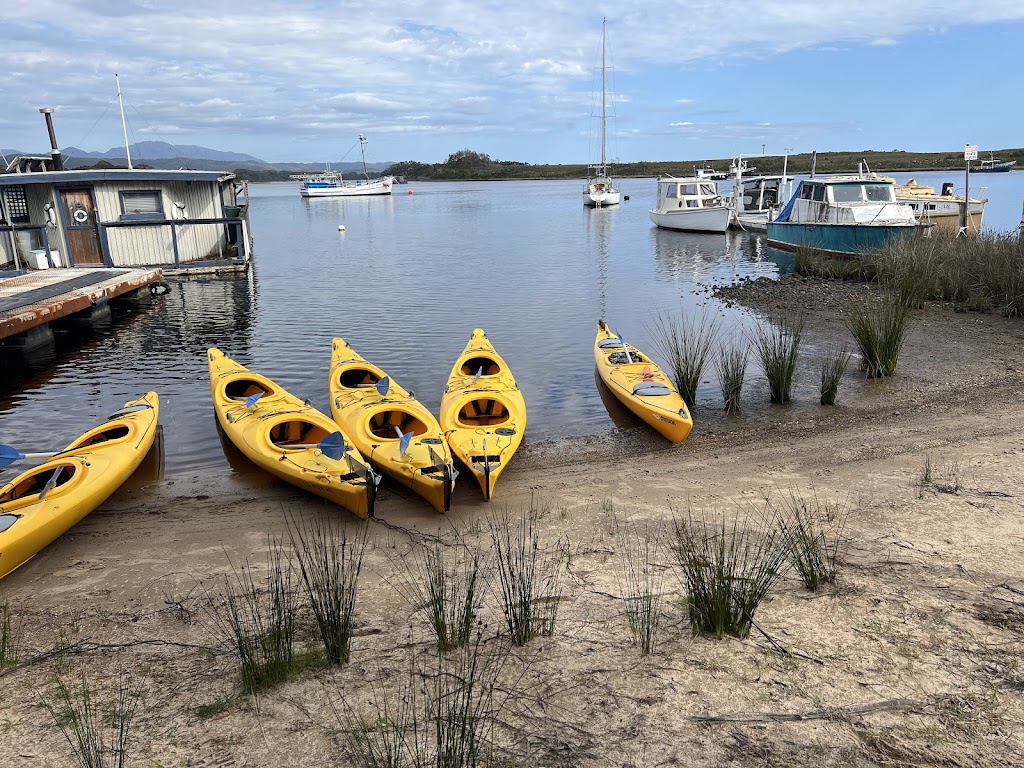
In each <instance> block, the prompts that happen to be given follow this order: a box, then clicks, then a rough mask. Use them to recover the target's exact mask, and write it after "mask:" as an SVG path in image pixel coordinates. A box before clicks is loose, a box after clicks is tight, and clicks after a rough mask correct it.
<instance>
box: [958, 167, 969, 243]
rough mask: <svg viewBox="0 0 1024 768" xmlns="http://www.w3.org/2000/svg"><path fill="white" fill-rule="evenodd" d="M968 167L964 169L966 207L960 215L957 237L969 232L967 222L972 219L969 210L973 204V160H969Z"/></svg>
mask: <svg viewBox="0 0 1024 768" xmlns="http://www.w3.org/2000/svg"><path fill="white" fill-rule="evenodd" d="M966 164H967V169H966V170H965V171H964V208H963V213H962V214H961V216H960V232H958V233H957V237H959V236H960V235H966V234H967V222H969V221H970V220H971V215H970V212H969V211H968V210H967V208H968V206H969V205H970V204H971V161H970V160H967V161H966Z"/></svg>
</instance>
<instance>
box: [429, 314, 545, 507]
mask: <svg viewBox="0 0 1024 768" xmlns="http://www.w3.org/2000/svg"><path fill="white" fill-rule="evenodd" d="M440 416H441V418H440V424H441V429H443V430H444V435H445V439H446V440H447V441H448V446H449V447H450V448H451V451H452V454H453V455H454V456H455V457H456V458H458V459H459V461H461V462H462V463H463V464H464V465H465V466H466V468H467V469H468V470H469V472H470V473H471V474H472V475H473V477H475V478H476V481H477V483H478V484H479V485H480V490H481V491H482V492H483V495H484V498H485V499H487V500H490V498H491V495H492V494H493V492H494V485H495V483H497V482H498V477H499V476H500V475H501V473H502V472H503V471H504V470H505V467H506V466H508V462H509V460H510V459H511V458H512V456H513V454H515V452H516V449H518V448H519V446H520V444H521V443H522V442H523V434H524V433H525V431H526V401H525V400H524V399H523V393H522V392H520V391H519V387H518V386H517V385H516V380H515V378H514V377H513V376H512V372H511V371H510V370H509V368H508V364H507V363H506V362H505V361H504V360H503V359H502V357H501V356H500V355H499V354H498V352H497V350H495V349H494V346H493V345H492V344H491V342H490V340H489V339H488V338H487V334H485V333H484V332H483V329H481V328H476V329H474V330H473V335H472V336H471V337H470V340H469V343H468V344H466V348H465V349H464V350H462V354H461V355H459V358H458V359H457V360H456V361H455V365H454V366H452V371H451V374H450V375H449V376H448V384H447V386H446V387H445V390H444V395H443V396H442V398H441V413H440Z"/></svg>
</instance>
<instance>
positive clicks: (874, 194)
mask: <svg viewBox="0 0 1024 768" xmlns="http://www.w3.org/2000/svg"><path fill="white" fill-rule="evenodd" d="M864 191H865V192H867V196H868V200H872V201H874V202H876V203H892V202H895V199H896V198H895V197H894V195H893V188H892V187H890V186H888V185H886V184H868V185H867V186H865V187H864Z"/></svg>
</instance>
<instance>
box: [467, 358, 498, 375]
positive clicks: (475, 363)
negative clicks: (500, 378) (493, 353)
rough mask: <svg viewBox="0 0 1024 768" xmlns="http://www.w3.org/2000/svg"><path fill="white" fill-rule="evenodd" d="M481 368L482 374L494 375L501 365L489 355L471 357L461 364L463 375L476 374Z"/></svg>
mask: <svg viewBox="0 0 1024 768" xmlns="http://www.w3.org/2000/svg"><path fill="white" fill-rule="evenodd" d="M481 368H483V374H482V375H484V376H496V375H497V374H499V373H501V367H500V366H499V365H498V364H497V363H496V362H494V360H492V359H491V358H489V357H472V358H470V359H469V360H467V361H466V362H464V363H463V364H462V369H461V370H462V375H463V376H476V373H477V371H479V370H480V369H481Z"/></svg>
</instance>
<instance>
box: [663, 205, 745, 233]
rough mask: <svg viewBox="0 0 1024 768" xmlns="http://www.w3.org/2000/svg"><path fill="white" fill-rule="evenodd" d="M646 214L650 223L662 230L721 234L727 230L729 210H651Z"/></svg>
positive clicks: (716, 208) (723, 208) (722, 208)
mask: <svg viewBox="0 0 1024 768" xmlns="http://www.w3.org/2000/svg"><path fill="white" fill-rule="evenodd" d="M648 214H649V215H650V217H651V221H652V222H654V223H655V224H656V225H657V226H659V227H661V228H662V229H674V230H677V231H680V232H712V233H714V234H722V233H724V232H725V231H726V230H727V229H728V228H729V217H730V210H729V208H727V207H726V206H724V205H723V206H715V207H713V208H679V209H678V210H671V211H667V212H661V211H657V210H651V211H648Z"/></svg>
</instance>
